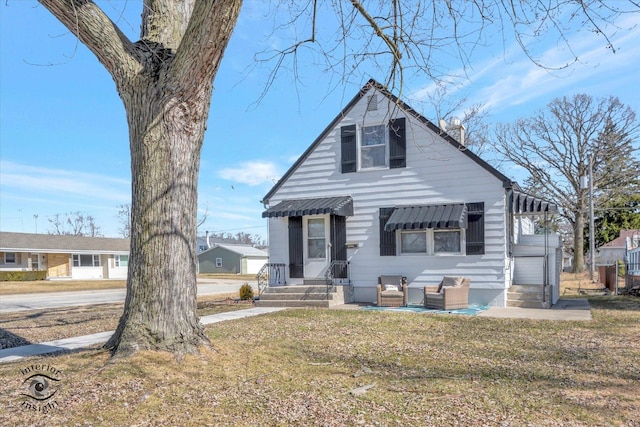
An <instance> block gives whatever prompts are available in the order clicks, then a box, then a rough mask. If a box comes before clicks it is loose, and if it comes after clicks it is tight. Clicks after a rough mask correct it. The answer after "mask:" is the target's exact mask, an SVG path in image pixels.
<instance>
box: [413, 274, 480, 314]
mask: <svg viewBox="0 0 640 427" xmlns="http://www.w3.org/2000/svg"><path fill="white" fill-rule="evenodd" d="M470 284H471V279H468V278H466V277H451V276H445V277H444V278H443V279H442V282H440V284H439V285H434V286H425V287H424V306H425V307H426V308H435V309H439V310H450V309H457V308H468V307H469V285H470Z"/></svg>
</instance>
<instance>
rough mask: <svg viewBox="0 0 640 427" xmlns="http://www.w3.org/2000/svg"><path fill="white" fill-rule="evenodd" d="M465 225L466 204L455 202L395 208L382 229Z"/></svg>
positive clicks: (458, 226)
mask: <svg viewBox="0 0 640 427" xmlns="http://www.w3.org/2000/svg"><path fill="white" fill-rule="evenodd" d="M466 227H467V206H466V205H465V204H464V203H456V204H443V205H426V206H407V207H399V208H395V210H394V211H393V213H392V214H391V216H390V217H389V220H388V221H387V223H386V224H385V226H384V230H385V231H393V230H420V229H425V228H466Z"/></svg>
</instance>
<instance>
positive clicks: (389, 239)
mask: <svg viewBox="0 0 640 427" xmlns="http://www.w3.org/2000/svg"><path fill="white" fill-rule="evenodd" d="M394 210H395V208H380V256H395V255H396V232H395V231H385V229H384V226H385V225H386V224H387V220H388V219H389V217H390V216H391V214H392V213H393V211H394Z"/></svg>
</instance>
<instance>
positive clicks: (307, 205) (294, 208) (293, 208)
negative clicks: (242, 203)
mask: <svg viewBox="0 0 640 427" xmlns="http://www.w3.org/2000/svg"><path fill="white" fill-rule="evenodd" d="M323 214H331V215H338V216H353V199H352V198H351V197H350V196H340V197H324V198H319V199H298V200H283V201H282V202H280V203H278V204H277V205H275V206H273V207H271V208H269V209H267V210H266V211H264V212H262V217H263V218H274V217H284V216H304V215H323Z"/></svg>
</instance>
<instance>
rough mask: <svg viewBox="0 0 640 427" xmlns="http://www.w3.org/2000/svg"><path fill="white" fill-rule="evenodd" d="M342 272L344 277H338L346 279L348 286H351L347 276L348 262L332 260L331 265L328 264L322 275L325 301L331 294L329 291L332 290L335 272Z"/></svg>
mask: <svg viewBox="0 0 640 427" xmlns="http://www.w3.org/2000/svg"><path fill="white" fill-rule="evenodd" d="M338 270H339V271H341V272H342V271H344V272H345V276H346V277H340V278H341V279H347V280H348V282H349V284H351V277H350V274H349V261H338V260H333V261H331V264H329V268H327V271H326V272H325V274H324V280H325V284H326V285H327V300H328V299H329V294H330V293H331V289H332V288H333V285H334V283H333V281H334V279H335V278H336V271H338Z"/></svg>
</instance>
